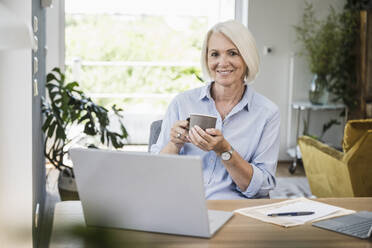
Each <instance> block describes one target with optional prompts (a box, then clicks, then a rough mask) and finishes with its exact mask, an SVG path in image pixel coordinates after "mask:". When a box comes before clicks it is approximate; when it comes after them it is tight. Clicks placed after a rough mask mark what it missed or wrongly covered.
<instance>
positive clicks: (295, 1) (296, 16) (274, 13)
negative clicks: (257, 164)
mask: <svg viewBox="0 0 372 248" xmlns="http://www.w3.org/2000/svg"><path fill="white" fill-rule="evenodd" d="M308 1H309V2H311V3H313V5H314V8H315V11H316V13H317V15H318V14H319V15H320V16H325V15H326V14H327V13H328V11H329V5H330V4H332V5H333V6H335V7H338V8H342V7H343V5H344V2H345V1H344V0H308ZM304 6H305V1H302V0H280V1H279V0H249V6H248V27H249V29H250V30H251V32H252V33H253V35H254V37H255V38H256V42H257V48H258V50H259V52H260V57H261V72H260V74H259V76H258V78H257V79H256V81H255V83H254V85H253V87H254V88H255V89H256V90H257V91H258V92H260V93H261V94H263V95H265V96H267V97H268V98H269V99H271V100H272V101H274V102H275V103H276V104H277V105H278V106H279V108H280V113H281V129H280V131H281V135H280V141H281V145H280V152H279V159H280V160H287V159H289V156H288V155H287V154H286V149H287V147H289V146H294V144H295V127H296V123H295V118H292V121H291V123H289V124H290V127H291V128H290V130H291V131H290V132H287V126H288V125H287V124H288V123H287V119H288V115H290V114H291V112H290V111H288V106H289V104H290V103H291V102H290V98H291V96H293V100H306V99H308V90H309V82H310V80H311V78H312V75H311V73H310V72H309V70H308V67H307V65H306V63H305V62H304V59H303V58H302V57H298V56H296V55H295V56H294V52H295V51H298V49H299V44H298V43H295V39H296V38H295V32H294V29H293V25H297V24H298V23H299V22H300V20H301V18H302V13H303V9H304ZM264 46H272V47H273V52H272V53H271V54H268V55H264V54H263V48H264ZM291 56H294V73H293V92H289V88H290V85H289V81H290V73H289V69H290V66H289V62H290V58H291ZM295 114H296V113H295V112H294V111H292V115H294V116H293V117H295ZM338 115H339V112H338V111H333V112H332V111H328V112H324V113H314V112H313V113H312V114H311V124H310V125H311V126H310V132H311V133H312V134H316V135H319V134H320V130H321V128H322V125H323V124H324V123H325V122H327V121H328V120H329V119H331V118H336V117H338ZM342 133H343V131H342V127H341V126H338V127H333V128H332V129H331V130H329V132H328V133H327V135H326V136H325V137H324V138H325V140H326V141H327V142H330V143H332V144H336V145H339V144H340V142H341V138H342ZM300 134H301V133H300ZM287 135H291V136H290V137H291V139H290V143H289V144H288V143H287V140H288V139H287Z"/></svg>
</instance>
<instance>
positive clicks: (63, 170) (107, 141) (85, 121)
mask: <svg viewBox="0 0 372 248" xmlns="http://www.w3.org/2000/svg"><path fill="white" fill-rule="evenodd" d="M78 87H79V84H78V83H77V82H70V83H65V75H64V74H63V73H62V72H61V70H60V69H59V68H54V69H53V70H52V72H51V73H49V74H48V75H47V82H46V89H47V92H48V95H49V98H44V97H43V98H42V113H43V115H44V117H45V118H44V123H43V126H42V130H43V132H44V133H45V141H44V154H45V157H46V159H47V160H48V161H49V162H50V163H51V164H52V165H53V166H54V167H55V168H56V169H58V170H59V171H60V176H59V179H58V182H59V184H58V188H59V191H60V195H61V199H62V200H69V199H78V194H77V190H76V184H75V180H74V171H73V168H72V165H71V162H70V161H69V159H68V149H69V148H70V147H71V146H72V145H74V144H76V143H77V142H81V141H82V140H83V139H84V138H86V137H99V143H100V144H101V145H106V146H112V147H114V148H121V147H123V146H124V140H125V139H126V138H127V137H128V133H127V131H126V129H125V127H124V125H123V123H122V120H121V119H122V117H123V115H122V109H118V108H116V106H115V105H113V106H112V114H113V116H114V117H116V118H115V120H116V121H117V122H118V124H119V125H118V126H119V129H120V130H116V131H115V130H112V128H111V127H110V120H111V119H114V118H109V117H110V116H109V111H108V110H107V109H106V108H104V107H102V106H100V105H97V104H96V103H94V102H93V101H92V99H91V98H89V97H87V96H86V95H85V94H84V93H83V92H82V91H81V90H79V89H78ZM78 126H81V127H82V128H83V130H82V131H81V132H78V133H77V134H72V131H73V130H74V129H75V130H76V127H78ZM84 145H85V146H87V147H91V148H97V145H96V144H93V143H91V144H89V142H88V143H86V144H84Z"/></svg>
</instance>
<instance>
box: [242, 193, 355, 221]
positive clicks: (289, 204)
mask: <svg viewBox="0 0 372 248" xmlns="http://www.w3.org/2000/svg"><path fill="white" fill-rule="evenodd" d="M302 211H312V212H315V213H314V214H311V215H302V216H280V217H271V216H267V215H268V214H271V213H284V212H302ZM235 212H236V213H240V214H243V215H246V216H249V217H252V218H255V219H258V220H261V221H264V222H269V223H273V224H277V225H280V226H284V227H291V226H298V225H302V224H305V223H306V222H314V221H319V220H323V219H328V218H332V217H336V216H342V215H347V214H352V213H355V211H354V210H349V209H345V208H340V207H336V206H332V205H329V204H326V203H321V202H317V201H312V200H309V199H307V198H304V197H301V198H297V199H294V200H288V201H282V202H279V203H273V204H267V205H261V206H256V207H249V208H241V209H237V210H235Z"/></svg>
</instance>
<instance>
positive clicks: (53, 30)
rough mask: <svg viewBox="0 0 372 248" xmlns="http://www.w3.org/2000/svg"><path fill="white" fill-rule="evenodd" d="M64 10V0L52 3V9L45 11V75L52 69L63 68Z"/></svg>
mask: <svg viewBox="0 0 372 248" xmlns="http://www.w3.org/2000/svg"><path fill="white" fill-rule="evenodd" d="M64 8H65V0H58V1H54V2H53V6H52V8H47V10H46V22H47V23H46V43H47V47H48V50H47V58H46V73H49V72H50V71H51V70H52V69H53V68H54V67H60V68H62V69H63V68H64V66H65V56H64V51H65V48H64V46H65V32H64V26H65V24H64V23H65V16H64V15H63V13H64V12H62V13H61V11H60V10H61V9H64Z"/></svg>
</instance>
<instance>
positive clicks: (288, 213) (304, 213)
mask: <svg viewBox="0 0 372 248" xmlns="http://www.w3.org/2000/svg"><path fill="white" fill-rule="evenodd" d="M314 213H315V212H310V211H309V212H306V211H304V212H285V213H272V214H268V215H267V216H271V217H276V216H300V215H310V214H314Z"/></svg>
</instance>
